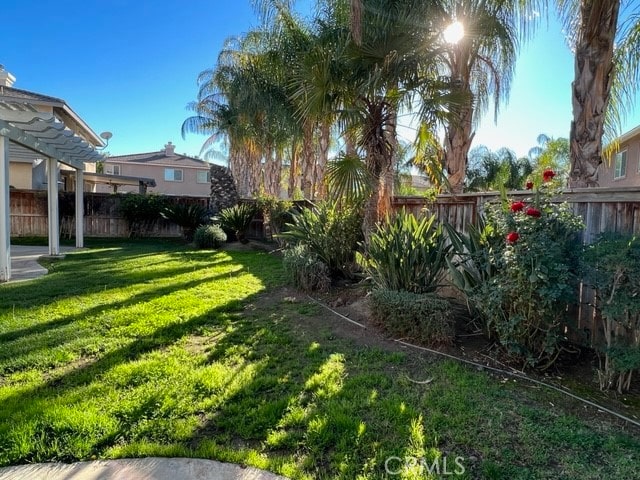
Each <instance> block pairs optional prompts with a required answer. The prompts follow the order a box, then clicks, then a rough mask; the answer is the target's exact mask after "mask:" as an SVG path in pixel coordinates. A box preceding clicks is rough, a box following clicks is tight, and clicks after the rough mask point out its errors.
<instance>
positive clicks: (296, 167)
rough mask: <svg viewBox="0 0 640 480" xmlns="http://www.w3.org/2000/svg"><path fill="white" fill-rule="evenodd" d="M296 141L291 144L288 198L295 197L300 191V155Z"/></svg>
mask: <svg viewBox="0 0 640 480" xmlns="http://www.w3.org/2000/svg"><path fill="white" fill-rule="evenodd" d="M299 151H300V150H299V148H298V144H297V142H294V143H293V145H292V146H291V163H290V164H289V188H288V189H287V193H288V195H289V198H295V196H296V195H297V194H298V192H299V191H300V157H299Z"/></svg>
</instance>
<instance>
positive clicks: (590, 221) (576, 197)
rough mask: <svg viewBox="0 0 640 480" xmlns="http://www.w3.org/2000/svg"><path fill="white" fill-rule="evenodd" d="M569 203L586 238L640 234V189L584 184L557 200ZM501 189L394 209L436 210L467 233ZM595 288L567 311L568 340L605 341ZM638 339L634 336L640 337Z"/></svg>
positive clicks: (522, 194)
mask: <svg viewBox="0 0 640 480" xmlns="http://www.w3.org/2000/svg"><path fill="white" fill-rule="evenodd" d="M532 195H533V193H532V192H530V191H513V192H509V193H508V194H507V196H508V197H509V199H510V200H525V199H527V198H531V196H532ZM554 200H555V201H557V202H567V203H568V204H569V205H570V206H571V208H572V210H573V212H574V213H575V214H577V215H579V216H580V217H582V219H583V222H584V224H585V228H584V231H583V233H582V242H584V243H586V244H590V243H592V242H594V241H595V240H596V239H597V237H598V235H600V234H601V233H604V232H618V233H623V234H630V235H640V187H620V188H581V189H573V190H565V191H564V192H563V193H562V196H559V197H556V198H555V199H554ZM499 201H500V195H499V194H498V193H496V192H482V193H464V194H460V195H439V196H438V197H437V198H436V199H435V200H431V199H427V198H424V197H396V198H394V200H393V208H394V210H396V211H398V210H401V209H405V210H407V211H409V212H412V213H414V214H415V215H420V214H424V213H427V214H435V215H436V216H437V218H438V219H439V220H440V221H443V222H448V223H450V224H451V225H452V226H454V227H455V228H456V229H457V230H458V231H461V232H467V230H468V227H469V225H472V224H474V223H475V221H476V219H477V218H478V214H479V213H480V214H481V213H483V212H484V210H485V206H486V204H488V203H492V202H499ZM595 303H596V299H595V295H594V291H593V290H592V289H591V288H587V287H586V286H584V285H582V286H581V288H580V292H579V299H578V302H577V311H570V312H567V316H566V317H567V319H568V321H567V324H566V325H565V333H566V334H567V336H568V338H569V339H571V340H573V341H576V342H579V343H587V344H590V345H598V344H602V343H603V341H604V329H603V327H602V325H603V324H602V319H601V318H599V316H598V315H597V311H596V309H595V308H594V305H595ZM637 334H638V332H633V331H624V330H622V329H621V328H619V329H618V330H617V331H616V335H622V336H627V337H628V336H630V335H637ZM636 340H637V339H632V341H636Z"/></svg>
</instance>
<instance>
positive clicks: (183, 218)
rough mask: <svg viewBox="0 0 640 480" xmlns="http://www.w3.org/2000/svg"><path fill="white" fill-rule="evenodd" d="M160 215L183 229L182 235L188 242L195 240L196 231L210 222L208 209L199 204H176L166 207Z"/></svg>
mask: <svg viewBox="0 0 640 480" xmlns="http://www.w3.org/2000/svg"><path fill="white" fill-rule="evenodd" d="M160 213H161V215H162V217H163V218H165V219H166V220H169V221H170V222H173V223H175V224H176V225H179V226H180V227H182V235H183V236H184V238H185V240H188V241H191V240H193V234H194V232H195V231H196V229H197V228H198V227H199V226H201V225H204V224H205V223H207V220H208V215H207V209H206V208H204V207H203V206H202V205H199V204H197V203H194V204H191V205H187V204H184V203H175V204H173V205H168V206H166V207H165V208H164V209H163V210H162V212H160Z"/></svg>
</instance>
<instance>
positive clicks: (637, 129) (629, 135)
mask: <svg viewBox="0 0 640 480" xmlns="http://www.w3.org/2000/svg"><path fill="white" fill-rule="evenodd" d="M639 134H640V125H638V126H637V127H635V128H633V129H631V130H629V131H628V132H625V133H623V134H622V135H620V137H619V138H618V142H619V143H624V142H628V141H629V140H631V139H632V138H634V137H636V136H638V135H639Z"/></svg>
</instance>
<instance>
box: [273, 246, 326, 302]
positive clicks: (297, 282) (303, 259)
mask: <svg viewBox="0 0 640 480" xmlns="http://www.w3.org/2000/svg"><path fill="white" fill-rule="evenodd" d="M283 256H284V260H283V262H284V270H285V273H286V274H287V275H288V276H289V280H290V282H291V283H292V285H293V286H295V287H297V288H299V289H300V290H303V291H305V292H317V291H320V292H326V291H327V290H329V287H330V286H331V277H330V276H329V267H327V265H326V264H325V263H324V262H323V261H322V260H321V259H320V258H319V257H318V256H317V255H316V254H315V253H313V252H310V251H309V250H308V249H307V247H306V246H304V245H294V246H293V247H291V248H287V249H285V250H284V251H283Z"/></svg>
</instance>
